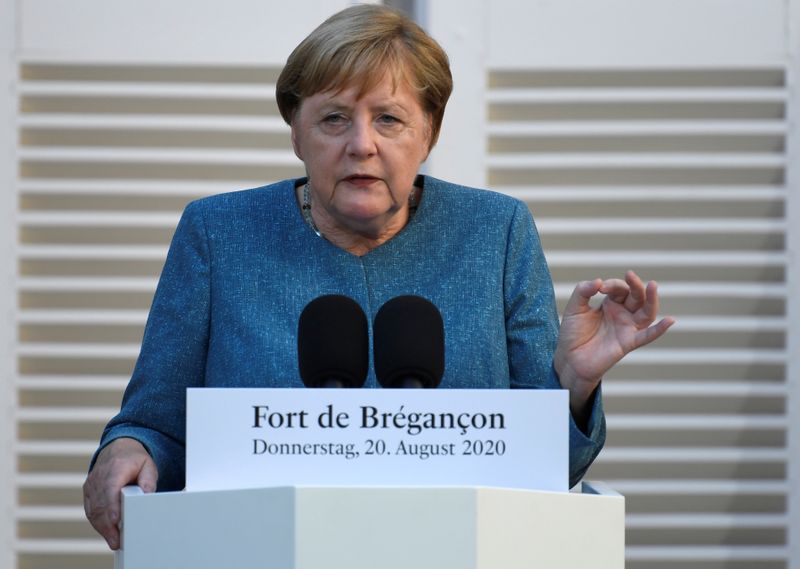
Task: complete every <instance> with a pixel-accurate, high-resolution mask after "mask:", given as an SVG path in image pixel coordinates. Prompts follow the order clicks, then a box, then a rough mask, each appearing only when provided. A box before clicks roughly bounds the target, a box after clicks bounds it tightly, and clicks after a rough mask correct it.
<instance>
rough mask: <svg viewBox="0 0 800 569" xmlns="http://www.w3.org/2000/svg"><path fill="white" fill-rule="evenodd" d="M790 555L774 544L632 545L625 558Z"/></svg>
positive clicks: (782, 557)
mask: <svg viewBox="0 0 800 569" xmlns="http://www.w3.org/2000/svg"><path fill="white" fill-rule="evenodd" d="M788 555H789V551H788V548H786V547H784V546H771V545H765V546H745V545H729V546H719V545H713V546H712V545H707V546H706V545H698V546H686V545H671V546H669V547H664V546H645V545H637V546H630V545H629V546H627V547H626V548H625V559H627V560H628V561H653V562H659V561H661V562H663V561H686V562H691V561H755V562H758V561H785V560H787V559H788Z"/></svg>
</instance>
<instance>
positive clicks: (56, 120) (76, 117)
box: [17, 113, 289, 141]
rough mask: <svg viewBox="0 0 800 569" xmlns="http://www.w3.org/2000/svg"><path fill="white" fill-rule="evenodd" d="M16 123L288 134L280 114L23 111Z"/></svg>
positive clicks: (48, 126) (32, 126)
mask: <svg viewBox="0 0 800 569" xmlns="http://www.w3.org/2000/svg"><path fill="white" fill-rule="evenodd" d="M17 125H18V126H19V127H21V128H23V129H78V130H111V129H113V130H133V131H147V130H171V131H180V130H182V131H208V132H251V133H287V134H288V133H289V126H288V125H287V124H286V123H285V122H284V121H283V119H282V118H281V117H261V116H248V117H234V116H224V115H223V116H209V115H142V114H136V115H124V114H96V115H94V114H79V113H69V114H62V113H43V114H37V113H23V114H21V115H20V116H19V118H18V119H17ZM287 141H288V138H287Z"/></svg>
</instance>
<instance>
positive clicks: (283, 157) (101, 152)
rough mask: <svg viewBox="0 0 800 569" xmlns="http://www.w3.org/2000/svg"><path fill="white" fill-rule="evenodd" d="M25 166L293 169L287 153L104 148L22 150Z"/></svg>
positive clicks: (291, 156)
mask: <svg viewBox="0 0 800 569" xmlns="http://www.w3.org/2000/svg"><path fill="white" fill-rule="evenodd" d="M17 155H18V157H19V159H20V160H23V161H26V162H54V161H58V162H114V163H118V162H137V163H138V162H147V163H153V164H166V163H174V162H179V163H181V164H215V163H221V164H235V165H256V166H263V165H275V166H296V165H299V164H300V161H299V160H298V158H297V156H295V154H294V152H292V151H290V150H247V149H235V150H224V149H215V150H206V149H202V148H187V149H173V148H158V149H156V148H104V147H78V148H72V147H66V146H65V147H48V148H44V147H42V148H33V147H27V148H26V147H22V148H20V150H19V151H18V153H17Z"/></svg>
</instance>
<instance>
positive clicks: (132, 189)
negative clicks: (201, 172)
mask: <svg viewBox="0 0 800 569" xmlns="http://www.w3.org/2000/svg"><path fill="white" fill-rule="evenodd" d="M265 183H266V182H265V181H264V180H242V181H240V182H239V183H236V182H233V181H232V183H229V182H220V181H214V182H209V181H207V180H190V181H185V180H118V179H80V178H73V179H69V180H59V179H42V178H23V179H21V180H19V181H18V182H17V188H18V189H19V191H20V193H22V194H23V195H26V194H30V195H37V194H58V195H69V194H81V195H83V194H89V195H95V194H100V195H117V194H130V195H142V196H159V197H162V196H196V195H209V194H214V193H221V192H225V191H232V190H236V189H243V188H255V187H259V186H262V185H264V184H265Z"/></svg>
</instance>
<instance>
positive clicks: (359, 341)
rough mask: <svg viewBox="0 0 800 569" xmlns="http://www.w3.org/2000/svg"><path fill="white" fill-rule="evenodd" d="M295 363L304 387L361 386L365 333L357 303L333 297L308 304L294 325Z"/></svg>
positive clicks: (366, 363) (366, 362) (366, 361)
mask: <svg viewBox="0 0 800 569" xmlns="http://www.w3.org/2000/svg"><path fill="white" fill-rule="evenodd" d="M297 359H298V364H299V368H300V377H301V379H302V380H303V384H305V386H306V387H322V386H332V385H338V384H341V385H342V386H343V387H361V386H363V385H364V382H365V381H366V379H367V371H368V369H369V333H368V330H367V317H366V316H365V315H364V311H363V310H361V307H360V306H359V305H358V303H357V302H356V301H354V300H353V299H352V298H348V297H346V296H341V295H337V294H331V295H326V296H320V297H319V298H315V299H314V300H312V301H311V302H309V303H308V305H306V307H305V308H304V309H303V312H302V313H301V314H300V320H299V321H298V324H297Z"/></svg>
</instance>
